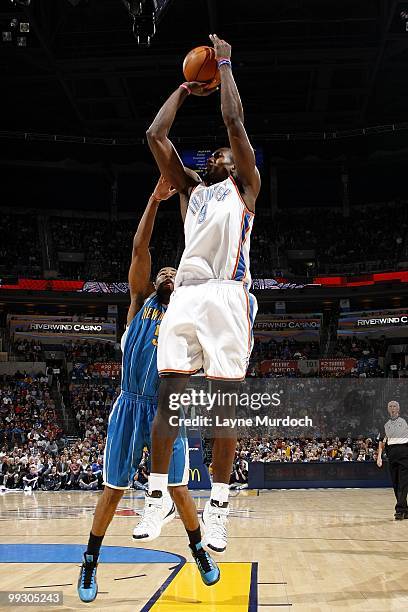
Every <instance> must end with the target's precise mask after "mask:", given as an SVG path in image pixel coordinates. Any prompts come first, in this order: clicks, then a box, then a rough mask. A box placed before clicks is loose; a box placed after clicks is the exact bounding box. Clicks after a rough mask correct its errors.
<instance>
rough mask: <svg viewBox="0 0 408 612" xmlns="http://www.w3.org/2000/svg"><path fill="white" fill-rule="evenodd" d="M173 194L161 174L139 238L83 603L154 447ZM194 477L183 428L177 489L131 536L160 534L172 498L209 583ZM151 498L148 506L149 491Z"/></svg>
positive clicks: (94, 588)
mask: <svg viewBox="0 0 408 612" xmlns="http://www.w3.org/2000/svg"><path fill="white" fill-rule="evenodd" d="M174 193H175V190H174V189H172V188H171V186H170V185H169V183H168V182H167V181H165V179H163V178H162V177H161V178H160V179H159V181H158V183H157V185H156V187H155V190H154V192H153V194H152V195H151V196H150V199H149V202H148V204H147V207H146V210H145V212H144V214H143V217H142V218H141V220H140V223H139V226H138V228H137V231H136V234H135V237H134V239H133V250H132V262H131V265H130V269H129V288H130V297H131V302H130V307H129V311H128V316H127V327H126V331H125V333H124V335H123V337H122V342H121V346H122V353H123V358H122V382H121V393H120V395H119V397H118V398H117V400H116V402H115V404H114V406H113V408H112V411H111V413H110V415H109V424H108V433H107V439H106V446H105V457H104V471H103V476H104V484H105V488H104V491H103V493H102V495H101V497H100V498H99V501H98V504H97V506H96V510H95V515H94V519H93V523H92V529H91V533H90V535H89V541H88V547H87V550H86V552H85V553H84V561H83V563H82V567H81V571H80V575H79V579H78V594H79V597H80V599H81V600H82V601H83V602H91V601H93V600H94V599H95V597H96V596H97V593H98V585H97V582H96V569H97V564H98V556H99V551H100V548H101V545H102V540H103V538H104V536H105V533H106V530H107V528H108V526H109V524H110V523H111V521H112V518H113V516H114V513H115V510H116V508H117V506H118V504H119V501H120V500H121V498H122V495H123V493H124V491H125V490H126V489H127V488H128V487H129V483H130V482H132V479H133V476H134V474H135V471H136V470H137V468H138V465H139V463H140V460H141V458H142V452H143V448H144V446H146V445H147V446H150V434H151V426H152V422H153V419H154V416H155V414H156V411H157V397H158V388H159V375H158V371H157V355H156V353H157V344H158V336H159V328H160V322H161V320H162V319H163V317H164V314H165V312H166V308H167V304H168V303H169V299H170V295H171V293H172V291H173V288H174V278H175V275H176V270H175V269H174V268H162V269H161V270H160V271H159V273H158V275H157V277H156V280H155V283H154V284H153V283H152V282H151V280H150V274H151V257H150V252H149V243H150V239H151V236H152V232H153V226H154V221H155V218H156V213H157V209H158V205H159V203H160V202H161V201H162V200H167V199H168V198H170V197H171V196H172V195H173V194H174ZM188 479H189V464H188V441H187V439H186V438H185V437H183V435H180V436H178V437H177V439H176V440H175V442H174V446H173V452H172V457H171V461H170V468H169V489H170V492H171V496H170V495H167V496H166V498H167V499H166V501H165V503H164V504H163V506H162V508H161V510H160V511H159V512H160V516H155V517H154V519H155V520H154V521H152V520H151V519H152V512H151V511H150V512H145V513H144V515H143V518H142V520H141V522H140V523H139V524H138V525H137V526H136V528H135V530H134V532H133V538H134V539H136V540H142V541H143V540H144V541H146V540H152V539H154V538H156V537H157V536H158V535H159V534H160V530H161V526H162V525H163V524H164V523H167V522H168V521H170V520H171V519H172V518H174V515H175V508H174V504H173V500H174V502H175V504H176V506H177V510H178V512H179V514H180V518H181V519H182V521H183V523H184V526H185V528H186V530H187V534H188V535H189V539H190V543H194V549H193V548H192V551H193V556H194V559H195V561H196V563H197V567H198V569H199V571H200V574H201V577H202V579H203V582H204V583H205V584H207V585H210V584H215V582H217V581H218V580H219V570H218V567H217V565H216V564H215V563H214V561H213V560H212V559H211V557H210V556H209V554H208V553H206V552H205V551H204V549H203V548H202V547H201V546H200V545H199V542H200V540H201V535H200V527H199V523H198V519H197V510H196V507H195V504H194V501H193V500H192V498H191V496H190V494H189V492H188V489H187V484H188ZM146 505H147V507H149V499H148V497H147V499H146ZM153 514H154V512H153ZM151 523H152V524H151ZM152 527H153V529H152ZM197 539H198V543H197Z"/></svg>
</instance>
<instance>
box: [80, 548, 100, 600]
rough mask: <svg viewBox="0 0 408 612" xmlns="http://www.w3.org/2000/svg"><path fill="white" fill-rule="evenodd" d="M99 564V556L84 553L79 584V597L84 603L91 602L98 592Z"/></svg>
mask: <svg viewBox="0 0 408 612" xmlns="http://www.w3.org/2000/svg"><path fill="white" fill-rule="evenodd" d="M97 566H98V559H97V557H94V556H93V555H89V554H87V553H84V560H83V563H82V565H81V571H80V573H79V578H78V586H77V591H78V595H79V599H80V600H81V601H83V602H84V603H90V602H91V601H93V600H94V599H95V597H96V596H97V594H98V583H97V582H96V568H97Z"/></svg>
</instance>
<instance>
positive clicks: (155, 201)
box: [128, 176, 176, 324]
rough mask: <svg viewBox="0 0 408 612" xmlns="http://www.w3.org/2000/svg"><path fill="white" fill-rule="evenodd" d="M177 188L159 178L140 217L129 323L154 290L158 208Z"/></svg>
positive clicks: (131, 269) (133, 263) (132, 270)
mask: <svg viewBox="0 0 408 612" xmlns="http://www.w3.org/2000/svg"><path fill="white" fill-rule="evenodd" d="M175 193H176V190H175V189H174V188H173V187H172V186H171V185H170V183H169V182H168V181H167V180H166V179H164V178H163V177H162V176H161V177H160V178H159V180H158V182H157V185H156V187H155V188H154V191H153V193H152V195H151V196H150V198H149V201H148V203H147V206H146V209H145V211H144V213H143V216H142V218H141V219H140V222H139V225H138V228H137V230H136V234H135V235H134V238H133V248H132V262H131V264H130V268H129V275H128V278H129V290H130V299H131V303H130V308H129V312H128V324H129V323H130V321H131V320H132V319H133V317H134V316H135V314H136V313H137V311H138V310H140V308H141V306H142V304H143V302H144V300H145V298H146V297H147V296H148V295H150V293H152V292H153V291H154V287H153V284H152V282H151V280H150V275H151V268H152V260H151V256H150V251H149V244H150V240H151V237H152V233H153V226H154V222H155V219H156V214H157V209H158V207H159V204H160V202H161V201H162V200H167V199H168V198H170V197H171V196H172V195H173V194H175Z"/></svg>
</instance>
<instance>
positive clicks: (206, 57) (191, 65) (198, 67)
mask: <svg viewBox="0 0 408 612" xmlns="http://www.w3.org/2000/svg"><path fill="white" fill-rule="evenodd" d="M183 72H184V77H185V79H186V81H200V82H201V83H208V87H209V88H211V89H212V88H213V87H217V85H219V84H220V81H221V76H220V71H219V70H218V66H217V61H216V59H215V51H214V49H213V48H212V47H195V48H194V49H191V51H190V52H189V53H187V55H186V57H185V58H184V62H183Z"/></svg>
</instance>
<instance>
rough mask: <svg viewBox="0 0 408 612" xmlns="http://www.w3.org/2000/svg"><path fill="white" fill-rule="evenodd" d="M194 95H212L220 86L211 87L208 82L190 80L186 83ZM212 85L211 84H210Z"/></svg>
mask: <svg viewBox="0 0 408 612" xmlns="http://www.w3.org/2000/svg"><path fill="white" fill-rule="evenodd" d="M186 85H187V87H188V88H189V89H190V91H191V93H192V94H193V96H210V95H211V94H212V93H214V91H217V89H218V87H211V88H210V87H209V86H208V83H200V82H199V81H190V82H189V83H186ZM210 85H211V84H210Z"/></svg>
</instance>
